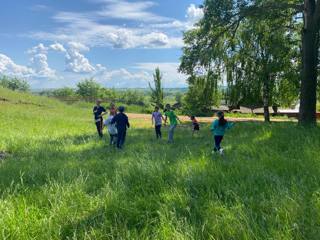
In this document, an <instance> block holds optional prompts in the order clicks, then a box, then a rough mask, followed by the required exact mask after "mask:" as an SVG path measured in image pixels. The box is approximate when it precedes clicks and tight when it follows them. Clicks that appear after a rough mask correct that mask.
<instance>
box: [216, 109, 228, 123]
mask: <svg viewBox="0 0 320 240" xmlns="http://www.w3.org/2000/svg"><path fill="white" fill-rule="evenodd" d="M217 116H218V118H219V126H222V127H223V126H225V125H226V124H227V122H228V121H227V120H226V119H225V118H224V113H223V112H217Z"/></svg>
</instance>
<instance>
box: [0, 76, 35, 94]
mask: <svg viewBox="0 0 320 240" xmlns="http://www.w3.org/2000/svg"><path fill="white" fill-rule="evenodd" d="M0 86H2V87H4V88H8V89H11V90H13V91H21V92H28V91H29V90H30V85H29V84H28V82H27V81H25V80H21V79H18V78H16V77H13V78H11V77H8V76H2V77H1V78H0Z"/></svg>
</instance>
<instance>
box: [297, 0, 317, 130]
mask: <svg viewBox="0 0 320 240" xmlns="http://www.w3.org/2000/svg"><path fill="white" fill-rule="evenodd" d="M315 8H316V6H315V1H314V0H305V11H304V29H303V32H302V63H303V67H302V74H301V75H302V79H301V90H300V114H299V123H300V124H303V125H307V124H316V104H317V62H318V44H317V36H318V34H317V31H318V29H317V23H316V22H315V19H316V18H315V16H314V14H315Z"/></svg>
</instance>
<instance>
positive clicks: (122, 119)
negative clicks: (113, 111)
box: [111, 106, 130, 149]
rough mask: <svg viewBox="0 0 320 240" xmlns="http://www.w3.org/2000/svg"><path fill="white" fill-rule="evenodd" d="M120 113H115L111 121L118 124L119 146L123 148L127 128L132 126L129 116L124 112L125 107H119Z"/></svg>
mask: <svg viewBox="0 0 320 240" xmlns="http://www.w3.org/2000/svg"><path fill="white" fill-rule="evenodd" d="M118 110H119V113H118V114H117V115H115V116H114V117H113V119H112V121H111V124H116V128H117V132H118V138H117V148H118V149H121V148H122V147H123V144H124V142H125V140H126V134H127V128H130V124H129V119H128V116H127V115H126V114H125V113H124V107H123V106H120V107H119V108H118Z"/></svg>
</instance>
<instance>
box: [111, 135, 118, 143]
mask: <svg viewBox="0 0 320 240" xmlns="http://www.w3.org/2000/svg"><path fill="white" fill-rule="evenodd" d="M116 139H117V134H110V145H116V143H117V142H116Z"/></svg>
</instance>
